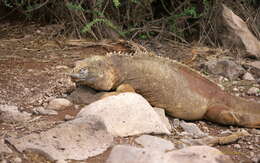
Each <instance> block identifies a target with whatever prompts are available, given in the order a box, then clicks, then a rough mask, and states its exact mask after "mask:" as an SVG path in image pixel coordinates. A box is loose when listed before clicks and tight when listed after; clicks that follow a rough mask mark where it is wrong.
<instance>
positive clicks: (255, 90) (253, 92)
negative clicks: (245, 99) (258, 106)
mask: <svg viewBox="0 0 260 163" xmlns="http://www.w3.org/2000/svg"><path fill="white" fill-rule="evenodd" d="M259 92H260V89H259V88H256V87H251V88H249V89H248V91H247V94H248V95H256V94H257V93H259Z"/></svg>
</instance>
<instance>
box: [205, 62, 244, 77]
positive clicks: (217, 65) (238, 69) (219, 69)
mask: <svg viewBox="0 0 260 163" xmlns="http://www.w3.org/2000/svg"><path fill="white" fill-rule="evenodd" d="M203 68H204V69H205V70H206V71H207V72H209V73H211V74H214V75H222V76H225V77H227V78H228V79H230V80H235V79H238V78H239V76H241V75H242V74H244V73H245V69H244V68H243V67H242V66H240V65H238V64H236V63H235V62H234V61H231V60H228V59H218V60H211V61H208V62H206V63H204V64H203Z"/></svg>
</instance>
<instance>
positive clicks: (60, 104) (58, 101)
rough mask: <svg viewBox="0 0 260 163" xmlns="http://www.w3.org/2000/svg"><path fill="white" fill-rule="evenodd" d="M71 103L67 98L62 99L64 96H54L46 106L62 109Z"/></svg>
mask: <svg viewBox="0 0 260 163" xmlns="http://www.w3.org/2000/svg"><path fill="white" fill-rule="evenodd" d="M72 105H73V104H72V103H71V102H70V101H69V100H67V99H64V98H55V99H52V100H51V101H50V102H49V104H48V106H47V109H50V110H63V109H65V108H67V107H70V106H72Z"/></svg>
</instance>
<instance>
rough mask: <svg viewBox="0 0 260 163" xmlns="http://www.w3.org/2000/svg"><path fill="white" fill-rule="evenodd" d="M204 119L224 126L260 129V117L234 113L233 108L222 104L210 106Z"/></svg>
mask: <svg viewBox="0 0 260 163" xmlns="http://www.w3.org/2000/svg"><path fill="white" fill-rule="evenodd" d="M204 118H205V119H207V120H210V121H213V122H218V123H221V124H224V125H238V126H246V127H250V128H260V120H259V119H258V118H259V116H258V117H257V115H254V114H250V113H245V112H241V113H240V112H234V111H233V110H232V108H229V107H228V106H225V105H221V104H217V105H212V106H210V107H209V108H208V111H207V113H206V115H205V116H204Z"/></svg>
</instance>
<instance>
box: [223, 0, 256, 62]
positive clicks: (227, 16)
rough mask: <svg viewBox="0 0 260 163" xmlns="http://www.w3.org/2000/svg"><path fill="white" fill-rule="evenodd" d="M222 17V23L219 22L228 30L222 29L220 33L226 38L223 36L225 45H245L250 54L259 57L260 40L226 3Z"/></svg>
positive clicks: (238, 46)
mask: <svg viewBox="0 0 260 163" xmlns="http://www.w3.org/2000/svg"><path fill="white" fill-rule="evenodd" d="M222 18H223V21H222V23H220V22H219V23H218V24H223V25H224V26H225V27H226V28H225V29H226V31H227V32H223V30H222V34H220V35H222V36H225V37H224V38H225V40H223V38H222V42H223V44H224V45H225V44H226V43H227V45H226V46H229V47H234V45H235V46H236V47H237V48H241V47H245V49H246V51H247V52H248V53H249V54H250V56H254V57H257V58H259V57H260V41H258V40H257V38H256V37H255V36H254V35H253V34H252V32H251V31H250V30H249V29H248V27H247V24H246V23H245V22H244V21H243V20H242V19H241V18H240V17H238V16H237V15H236V14H234V13H233V12H232V10H230V9H229V8H228V7H226V6H225V5H223V11H222ZM230 43H232V44H233V45H231V44H230ZM241 44H242V46H241Z"/></svg>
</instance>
